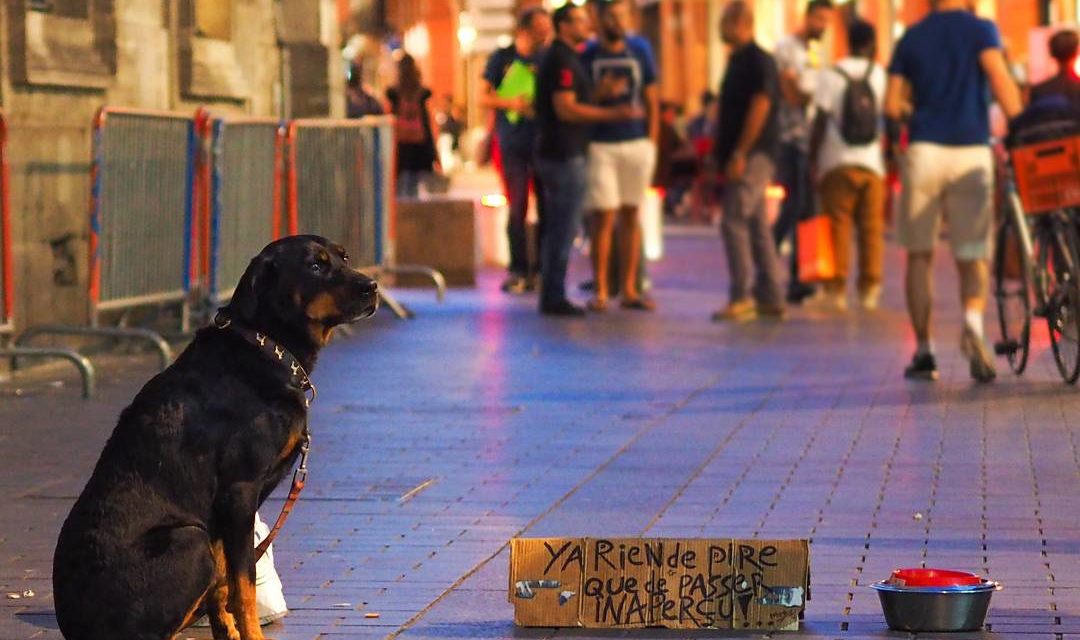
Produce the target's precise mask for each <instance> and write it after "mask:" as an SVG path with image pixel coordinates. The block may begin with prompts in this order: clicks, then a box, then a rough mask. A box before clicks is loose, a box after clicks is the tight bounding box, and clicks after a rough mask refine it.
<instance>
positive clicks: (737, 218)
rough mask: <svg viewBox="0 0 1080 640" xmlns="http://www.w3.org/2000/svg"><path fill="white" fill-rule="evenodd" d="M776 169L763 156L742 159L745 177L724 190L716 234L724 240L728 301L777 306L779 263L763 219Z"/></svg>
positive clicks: (761, 154) (778, 304)
mask: <svg viewBox="0 0 1080 640" xmlns="http://www.w3.org/2000/svg"><path fill="white" fill-rule="evenodd" d="M775 170H776V168H775V165H774V164H773V161H772V159H770V158H769V156H767V155H765V154H764V153H754V154H751V155H750V157H749V158H747V159H746V173H744V174H743V177H742V178H740V179H739V180H736V181H734V182H731V183H729V184H728V185H727V188H726V189H725V190H724V217H723V218H722V219H721V221H720V232H721V235H722V236H723V238H724V249H725V251H726V253H727V261H728V271H729V274H730V276H731V285H730V286H731V289H730V301H731V302H737V301H739V300H745V299H746V298H749V297H750V294H751V284H752V285H753V296H754V298H755V299H756V300H757V302H758V303H760V304H765V305H770V306H780V305H781V304H783V296H782V294H781V291H780V278H781V276H780V262H779V260H778V259H777V257H776V245H775V244H774V243H773V238H772V234H770V233H769V222H768V220H766V217H765V189H766V187H768V186H769V182H770V181H771V180H772V177H773V173H774V172H775Z"/></svg>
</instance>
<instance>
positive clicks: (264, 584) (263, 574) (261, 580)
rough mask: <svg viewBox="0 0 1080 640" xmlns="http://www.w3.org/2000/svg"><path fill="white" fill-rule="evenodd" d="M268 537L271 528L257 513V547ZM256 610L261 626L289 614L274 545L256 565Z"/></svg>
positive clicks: (204, 623) (203, 621) (201, 623)
mask: <svg viewBox="0 0 1080 640" xmlns="http://www.w3.org/2000/svg"><path fill="white" fill-rule="evenodd" d="M268 535H270V527H268V526H267V525H266V523H265V522H263V521H262V518H260V517H259V514H258V513H257V512H256V513H255V545H256V546H258V544H259V543H260V542H262V541H263V540H264V539H265V538H266V536H268ZM255 609H256V611H258V614H259V624H263V625H267V624H270V623H271V622H273V621H274V620H279V619H281V618H284V617H285V615H286V614H287V613H289V608H288V607H287V606H286V605H285V594H284V592H283V591H282V587H281V578H279V577H278V573H277V569H275V568H274V545H272V544H271V545H270V546H269V547H268V548H267V549H266V553H265V554H263V557H261V558H259V561H258V562H256V563H255ZM192 626H194V627H208V626H210V621H209V620H208V619H207V618H206V616H203V617H202V618H199V620H198V621H197V622H196V623H195V624H194V625H192Z"/></svg>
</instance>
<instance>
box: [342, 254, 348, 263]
mask: <svg viewBox="0 0 1080 640" xmlns="http://www.w3.org/2000/svg"><path fill="white" fill-rule="evenodd" d="M341 260H342V261H343V262H344V263H345V264H349V254H347V253H343V254H341Z"/></svg>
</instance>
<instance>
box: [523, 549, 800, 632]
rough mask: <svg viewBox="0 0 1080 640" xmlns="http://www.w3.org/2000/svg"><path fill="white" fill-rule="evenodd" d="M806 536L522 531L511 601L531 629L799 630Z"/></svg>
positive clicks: (526, 625) (524, 625)
mask: <svg viewBox="0 0 1080 640" xmlns="http://www.w3.org/2000/svg"><path fill="white" fill-rule="evenodd" d="M809 571H810V565H809V545H808V543H807V541H806V540H732V539H729V538H721V539H686V538H610V539H607V538H537V539H528V538H515V539H513V540H512V541H511V546H510V596H509V598H510V602H511V603H513V605H514V623H515V624H517V625H518V626H523V627H578V626H580V627H587V628H597V629H599V628H619V629H636V628H644V627H667V628H670V629H733V628H734V629H770V630H797V629H798V628H799V620H800V619H801V616H802V612H803V609H804V608H805V601H806V599H807V597H808V594H809V580H810V578H809Z"/></svg>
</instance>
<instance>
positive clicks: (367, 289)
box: [356, 280, 379, 296]
mask: <svg viewBox="0 0 1080 640" xmlns="http://www.w3.org/2000/svg"><path fill="white" fill-rule="evenodd" d="M356 289H357V291H359V293H360V295H362V296H373V295H375V294H376V293H378V292H379V283H377V282H375V281H374V280H362V281H360V283H358V285H357V287H356Z"/></svg>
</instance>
